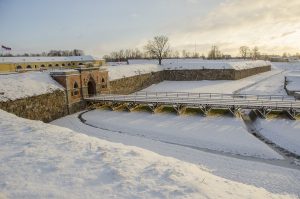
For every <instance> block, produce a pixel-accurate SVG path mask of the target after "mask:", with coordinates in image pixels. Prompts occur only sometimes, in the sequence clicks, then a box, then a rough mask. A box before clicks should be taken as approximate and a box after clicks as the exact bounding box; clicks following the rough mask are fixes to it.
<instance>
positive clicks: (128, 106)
mask: <svg viewBox="0 0 300 199" xmlns="http://www.w3.org/2000/svg"><path fill="white" fill-rule="evenodd" d="M138 106H139V105H138V104H136V103H126V104H125V107H126V109H127V110H128V111H129V112H132V111H133V110H134V109H136V108H137V107H138Z"/></svg>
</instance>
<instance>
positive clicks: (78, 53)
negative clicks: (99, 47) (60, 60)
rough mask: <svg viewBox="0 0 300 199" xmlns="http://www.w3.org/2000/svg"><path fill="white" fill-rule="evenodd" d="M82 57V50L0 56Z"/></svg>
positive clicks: (1, 55)
mask: <svg viewBox="0 0 300 199" xmlns="http://www.w3.org/2000/svg"><path fill="white" fill-rule="evenodd" d="M82 55H84V52H83V50H79V49H74V50H50V51H49V52H42V53H24V54H17V55H13V54H10V53H7V54H0V57H69V56H82Z"/></svg>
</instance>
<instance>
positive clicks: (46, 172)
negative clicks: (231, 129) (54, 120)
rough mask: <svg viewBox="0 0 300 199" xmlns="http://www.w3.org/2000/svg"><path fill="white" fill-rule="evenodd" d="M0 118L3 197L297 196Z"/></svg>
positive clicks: (140, 151) (6, 116) (5, 115)
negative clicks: (269, 190) (274, 191)
mask: <svg viewBox="0 0 300 199" xmlns="http://www.w3.org/2000/svg"><path fill="white" fill-rule="evenodd" d="M0 121H1V122H0V129H1V132H0V138H1V139H0V149H1V150H0V179H1V181H0V196H1V197H3V198H5V197H7V198H99V197H101V198H230V199H231V198H296V195H295V194H294V195H292V194H288V193H284V192H282V193H280V194H275V193H271V192H268V191H267V190H265V189H263V188H258V187H255V186H251V185H245V184H242V183H239V182H234V181H231V180H228V179H224V178H221V177H218V176H215V175H213V174H211V173H210V172H209V171H207V170H206V169H204V168H203V167H201V166H197V165H195V164H190V163H187V162H183V161H180V160H177V159H174V158H170V157H163V156H160V155H158V154H155V153H153V152H150V151H146V150H143V149H140V148H137V147H129V146H124V145H122V144H116V143H111V142H108V141H104V140H101V139H98V138H95V137H89V136H86V135H83V134H80V133H76V132H73V131H71V130H69V129H66V128H61V127H57V126H54V125H49V124H44V123H42V122H37V121H30V120H25V119H21V118H17V117H16V116H14V115H11V114H8V113H6V112H4V111H0Z"/></svg>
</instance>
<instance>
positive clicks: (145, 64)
mask: <svg viewBox="0 0 300 199" xmlns="http://www.w3.org/2000/svg"><path fill="white" fill-rule="evenodd" d="M268 65H271V63H270V62H267V61H261V60H256V61H244V60H218V61H216V60H201V59H165V60H163V62H162V65H161V66H159V65H158V62H157V60H129V64H128V65H127V64H126V65H122V64H121V65H119V64H112V63H111V64H110V66H108V71H109V77H110V80H116V79H121V78H124V77H131V76H135V75H139V74H146V73H151V72H157V71H162V70H199V69H200V70H202V69H235V70H243V69H249V68H255V67H261V66H268Z"/></svg>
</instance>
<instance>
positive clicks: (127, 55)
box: [103, 48, 205, 62]
mask: <svg viewBox="0 0 300 199" xmlns="http://www.w3.org/2000/svg"><path fill="white" fill-rule="evenodd" d="M103 58H104V59H105V60H106V61H107V62H116V61H117V62H122V61H124V62H125V61H128V60H129V59H154V58H156V57H155V56H152V55H151V54H150V53H149V52H147V51H141V50H139V49H137V48H135V49H121V50H119V51H113V52H111V53H110V54H109V55H104V56H103ZM167 58H203V59H205V55H204V54H202V55H200V54H199V53H197V52H196V53H194V52H190V51H187V50H182V51H181V52H179V51H170V52H168V56H167Z"/></svg>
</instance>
